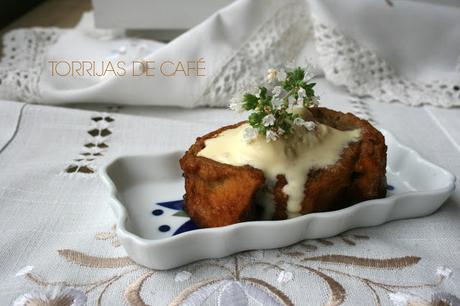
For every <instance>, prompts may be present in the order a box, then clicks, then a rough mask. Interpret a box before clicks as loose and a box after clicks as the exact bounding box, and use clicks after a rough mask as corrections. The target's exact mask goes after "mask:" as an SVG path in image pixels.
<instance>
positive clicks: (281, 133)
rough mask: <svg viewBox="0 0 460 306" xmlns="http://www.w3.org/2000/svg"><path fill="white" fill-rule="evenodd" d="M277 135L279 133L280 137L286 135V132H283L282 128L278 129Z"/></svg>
mask: <svg viewBox="0 0 460 306" xmlns="http://www.w3.org/2000/svg"><path fill="white" fill-rule="evenodd" d="M276 133H278V135H280V136H281V135H283V134H284V133H286V131H285V130H283V129H282V128H278V130H277V131H276Z"/></svg>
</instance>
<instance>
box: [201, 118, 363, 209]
mask: <svg viewBox="0 0 460 306" xmlns="http://www.w3.org/2000/svg"><path fill="white" fill-rule="evenodd" d="M248 126H249V125H248V124H247V123H244V124H242V125H240V126H238V127H236V128H232V129H227V130H224V131H223V132H221V133H220V134H219V135H217V136H216V137H214V138H210V139H207V140H206V141H205V147H204V148H203V149H202V150H201V151H200V152H198V156H203V157H207V158H209V159H212V160H215V161H218V162H220V163H224V164H229V165H234V166H244V165H250V166H252V167H254V168H257V169H260V170H261V171H263V173H264V175H265V179H266V184H267V185H268V186H273V185H274V184H275V183H276V176H277V175H279V174H282V175H284V176H285V177H286V181H287V184H286V185H285V186H284V188H283V192H284V193H285V194H286V195H288V197H289V198H288V202H287V213H288V216H295V215H298V214H299V213H300V210H301V208H302V207H301V203H302V200H303V198H304V185H305V182H306V180H307V178H308V173H309V172H310V170H311V169H321V168H324V167H327V166H328V165H332V164H335V163H336V162H337V161H338V160H339V159H340V156H341V153H342V151H343V149H344V148H346V147H347V146H348V144H349V143H351V142H355V141H358V140H359V139H360V136H361V130H360V129H355V130H349V131H340V130H337V129H334V128H332V127H329V126H327V125H324V124H317V127H316V129H315V131H313V132H307V131H306V130H301V131H297V133H295V134H294V135H292V137H290V138H289V140H284V139H279V140H277V141H272V142H266V140H265V138H264V137H262V136H258V137H257V138H256V139H255V140H253V141H251V142H249V143H248V142H246V141H245V140H244V139H243V133H244V130H245V129H246V128H247V127H248Z"/></svg>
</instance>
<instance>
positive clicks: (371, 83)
mask: <svg viewBox="0 0 460 306" xmlns="http://www.w3.org/2000/svg"><path fill="white" fill-rule="evenodd" d="M314 29H315V38H316V48H317V51H318V54H319V55H320V58H319V60H320V63H321V66H322V68H323V70H324V73H325V75H326V78H327V79H328V80H330V81H332V82H333V83H335V84H337V85H344V86H346V87H347V88H348V90H349V91H350V93H352V94H354V95H357V96H371V97H373V98H374V99H376V100H379V101H383V102H393V101H399V102H402V103H404V104H408V105H422V104H429V105H435V106H442V107H451V106H458V105H460V69H459V66H460V65H457V67H456V71H457V73H456V77H454V79H446V80H433V81H431V82H421V81H415V80H409V79H407V78H405V77H403V76H400V75H398V74H397V73H396V72H395V71H394V69H393V68H392V67H391V66H390V65H389V64H388V63H387V62H386V61H385V60H383V59H382V58H380V57H379V56H378V55H377V54H376V53H375V52H373V51H371V50H369V49H366V48H365V47H363V46H360V45H359V44H358V43H357V42H356V41H355V40H353V39H351V38H348V37H346V36H345V35H344V34H342V33H340V32H339V31H338V30H337V29H334V28H333V27H330V26H328V25H325V24H323V23H321V22H319V21H318V20H314ZM459 60H460V59H459ZM459 64H460V62H459Z"/></svg>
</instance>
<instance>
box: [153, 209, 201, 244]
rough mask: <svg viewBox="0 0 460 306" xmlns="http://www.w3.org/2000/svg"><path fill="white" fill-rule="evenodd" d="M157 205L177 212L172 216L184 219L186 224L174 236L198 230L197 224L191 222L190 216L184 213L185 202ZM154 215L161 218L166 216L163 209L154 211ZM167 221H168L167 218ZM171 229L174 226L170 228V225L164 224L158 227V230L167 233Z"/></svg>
mask: <svg viewBox="0 0 460 306" xmlns="http://www.w3.org/2000/svg"><path fill="white" fill-rule="evenodd" d="M156 205H158V206H161V207H164V208H169V209H172V210H176V212H175V213H174V214H173V215H172V216H174V217H180V218H183V219H184V222H183V223H182V224H181V225H180V226H179V227H178V228H177V229H176V230H175V231H174V233H173V234H172V235H173V236H175V235H178V234H181V233H185V232H188V231H192V230H195V229H198V226H196V224H195V223H193V221H192V220H190V218H189V216H188V215H187V213H186V212H185V211H184V209H183V207H184V201H183V200H177V201H168V202H159V203H156ZM152 215H153V216H155V217H161V216H163V215H164V211H163V210H162V209H159V208H156V209H154V210H153V211H152ZM165 221H167V218H165ZM165 223H166V222H165ZM171 228H172V226H170V225H169V224H162V225H160V226H159V227H158V230H159V231H160V232H163V233H165V232H168V231H170V230H171Z"/></svg>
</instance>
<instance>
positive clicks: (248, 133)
mask: <svg viewBox="0 0 460 306" xmlns="http://www.w3.org/2000/svg"><path fill="white" fill-rule="evenodd" d="M257 134H258V131H257V129H255V128H253V127H248V128H246V129H245V130H244V134H243V139H244V140H245V141H246V142H251V141H252V140H254V139H256V138H257Z"/></svg>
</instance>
